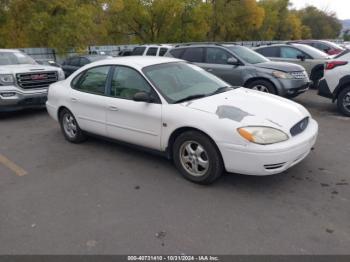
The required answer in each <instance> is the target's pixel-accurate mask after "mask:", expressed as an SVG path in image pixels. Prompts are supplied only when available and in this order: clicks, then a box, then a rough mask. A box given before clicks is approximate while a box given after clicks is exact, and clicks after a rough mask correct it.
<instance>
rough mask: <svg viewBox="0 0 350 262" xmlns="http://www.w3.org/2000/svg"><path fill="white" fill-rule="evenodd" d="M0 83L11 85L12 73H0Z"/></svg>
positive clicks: (12, 81) (12, 82)
mask: <svg viewBox="0 0 350 262" xmlns="http://www.w3.org/2000/svg"><path fill="white" fill-rule="evenodd" d="M0 83H1V84H3V85H11V84H14V83H15V78H14V77H13V75H10V74H8V75H0Z"/></svg>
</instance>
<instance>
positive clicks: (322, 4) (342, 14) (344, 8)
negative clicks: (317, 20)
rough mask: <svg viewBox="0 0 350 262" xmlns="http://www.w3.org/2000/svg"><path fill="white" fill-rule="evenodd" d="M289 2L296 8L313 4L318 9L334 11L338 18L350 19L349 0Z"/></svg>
mask: <svg viewBox="0 0 350 262" xmlns="http://www.w3.org/2000/svg"><path fill="white" fill-rule="evenodd" d="M290 2H291V3H292V4H293V6H294V7H296V8H297V9H299V8H303V7H305V6H307V5H314V6H316V7H317V8H319V9H322V10H323V9H326V10H328V11H333V12H335V13H336V14H337V17H338V18H339V19H350V1H349V0H290Z"/></svg>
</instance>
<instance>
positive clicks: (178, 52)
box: [170, 48, 185, 58]
mask: <svg viewBox="0 0 350 262" xmlns="http://www.w3.org/2000/svg"><path fill="white" fill-rule="evenodd" d="M184 51H185V49H184V48H176V49H172V50H170V54H171V55H172V56H173V57H175V58H181V57H182V54H183V53H184Z"/></svg>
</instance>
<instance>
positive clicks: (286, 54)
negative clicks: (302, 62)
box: [281, 46, 304, 59]
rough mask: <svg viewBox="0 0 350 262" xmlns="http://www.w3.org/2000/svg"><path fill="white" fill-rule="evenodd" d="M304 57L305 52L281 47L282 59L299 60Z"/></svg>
mask: <svg viewBox="0 0 350 262" xmlns="http://www.w3.org/2000/svg"><path fill="white" fill-rule="evenodd" d="M300 56H304V54H303V52H301V51H300V50H298V49H295V48H293V47H287V46H282V47H281V57H282V58H290V59H298V57H300Z"/></svg>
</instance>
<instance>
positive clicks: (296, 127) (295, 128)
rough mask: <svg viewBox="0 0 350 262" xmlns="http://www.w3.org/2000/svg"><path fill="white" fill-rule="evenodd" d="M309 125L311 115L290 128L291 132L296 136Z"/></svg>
mask: <svg viewBox="0 0 350 262" xmlns="http://www.w3.org/2000/svg"><path fill="white" fill-rule="evenodd" d="M308 125H309V117H305V118H304V119H303V120H301V121H300V122H298V123H296V124H295V125H294V126H293V127H292V128H291V129H290V134H291V135H292V136H296V135H298V134H300V133H302V132H303V131H304V130H305V129H306V128H307V126H308Z"/></svg>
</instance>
